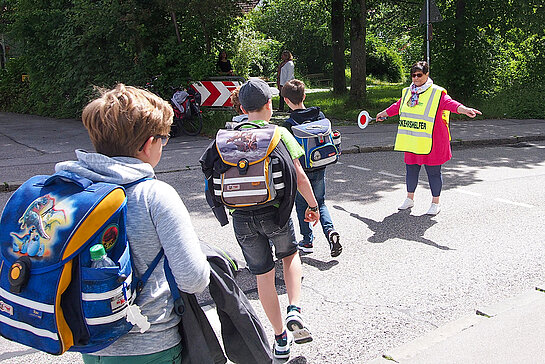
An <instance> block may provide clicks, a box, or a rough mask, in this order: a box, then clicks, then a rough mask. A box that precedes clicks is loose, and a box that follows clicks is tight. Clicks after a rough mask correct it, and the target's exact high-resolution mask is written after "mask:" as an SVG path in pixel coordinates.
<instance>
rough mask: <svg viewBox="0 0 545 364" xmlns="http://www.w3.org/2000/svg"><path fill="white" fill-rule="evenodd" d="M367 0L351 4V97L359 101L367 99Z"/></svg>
mask: <svg viewBox="0 0 545 364" xmlns="http://www.w3.org/2000/svg"><path fill="white" fill-rule="evenodd" d="M365 5H366V4H365V0H352V3H351V6H350V49H351V56H350V68H351V70H352V79H351V81H350V99H351V100H352V101H355V102H357V103H361V102H363V101H365V98H366V96H367V85H366V80H365V79H366V77H367V70H366V68H365V62H366V60H365V58H366V56H365V53H366V52H365V33H366V29H365V28H366V26H367V24H366V23H367V22H366V13H367V9H366V6H365Z"/></svg>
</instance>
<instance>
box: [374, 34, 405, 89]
mask: <svg viewBox="0 0 545 364" xmlns="http://www.w3.org/2000/svg"><path fill="white" fill-rule="evenodd" d="M365 43H366V46H365V48H366V50H367V59H366V61H367V74H368V75H373V76H375V77H378V78H382V79H385V80H387V81H389V82H400V81H402V80H403V79H404V77H403V76H404V74H405V72H404V69H403V62H402V59H401V56H400V55H399V54H398V53H396V52H395V51H394V50H392V49H389V48H388V47H387V46H386V44H385V43H384V42H383V41H381V40H380V39H378V38H377V37H375V36H374V35H368V36H367V40H366V42H365Z"/></svg>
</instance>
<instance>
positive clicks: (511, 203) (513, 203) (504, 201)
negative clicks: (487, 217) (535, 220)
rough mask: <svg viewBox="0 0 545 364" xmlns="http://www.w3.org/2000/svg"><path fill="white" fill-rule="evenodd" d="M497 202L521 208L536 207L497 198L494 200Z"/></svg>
mask: <svg viewBox="0 0 545 364" xmlns="http://www.w3.org/2000/svg"><path fill="white" fill-rule="evenodd" d="M494 200H495V201H498V202H503V203H507V204H510V205H515V206H521V207H527V208H530V209H531V208H534V207H535V206H534V205H529V204H527V203H522V202H515V201H511V200H506V199H504V198H495V199H494Z"/></svg>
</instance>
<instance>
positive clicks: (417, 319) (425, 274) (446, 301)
mask: <svg viewBox="0 0 545 364" xmlns="http://www.w3.org/2000/svg"><path fill="white" fill-rule="evenodd" d="M454 155H455V157H454V158H453V159H452V160H451V161H450V162H448V163H447V164H446V165H445V166H444V167H443V172H444V189H443V193H442V196H441V203H442V211H441V213H440V214H439V215H437V216H436V217H429V216H426V215H423V214H424V213H425V212H426V211H427V209H428V207H429V203H430V201H431V196H430V193H429V189H428V186H427V183H426V182H425V181H426V177H425V171H422V172H421V178H420V182H421V184H420V186H419V188H418V189H417V192H416V198H415V207H414V208H413V209H412V211H403V212H399V211H398V210H397V206H398V205H399V204H401V202H402V201H403V199H404V198H405V192H404V165H403V162H402V155H401V154H400V153H395V152H377V153H363V154H349V155H343V156H342V158H341V163H339V164H337V165H334V166H331V167H328V171H327V189H328V192H327V204H328V206H329V209H330V212H331V215H332V217H333V221H334V223H335V226H336V228H337V230H338V231H339V232H340V234H341V242H342V244H343V246H344V251H343V253H342V254H341V255H340V256H339V257H338V258H335V259H332V258H331V257H330V256H329V250H328V247H327V243H326V240H325V238H324V237H323V235H321V234H320V233H319V232H318V234H317V239H316V241H315V252H314V253H313V254H310V255H305V256H304V257H303V258H302V260H303V263H304V268H303V271H304V281H303V302H302V303H303V314H304V317H305V318H306V319H307V321H308V322H309V325H310V327H311V330H312V332H313V335H314V338H315V339H314V341H313V342H312V343H309V344H305V345H296V346H294V347H293V349H292V358H296V359H295V360H292V362H294V363H363V362H366V361H369V360H371V359H373V358H375V357H377V356H379V355H381V354H382V353H383V352H384V351H385V350H386V349H389V348H393V347H397V346H399V345H401V344H403V343H405V342H408V341H410V340H412V339H414V338H416V337H419V336H421V335H423V334H424V333H427V332H429V331H431V330H433V329H435V328H437V327H439V326H441V325H444V324H446V323H448V322H450V321H453V320H455V319H457V318H459V317H461V316H464V315H467V314H469V313H473V312H474V311H475V309H476V308H477V307H481V306H483V305H489V304H493V303H496V302H500V301H502V300H504V299H506V298H508V297H512V296H516V295H518V294H520V293H521V292H523V291H525V290H528V289H530V288H533V287H534V286H535V284H536V283H537V282H539V281H541V278H542V276H543V268H544V263H543V262H544V261H545V260H544V259H543V258H544V257H545V246H544V245H543V236H544V232H545V228H544V227H543V217H545V208H544V206H545V197H544V196H543V188H542V187H541V186H543V185H544V184H545V143H544V142H536V143H533V144H521V145H519V147H518V148H516V147H508V146H500V147H492V146H491V147H483V148H467V149H455V150H454ZM158 177H159V178H160V179H162V180H165V181H166V182H168V183H170V184H172V185H173V186H174V187H175V188H176V189H177V190H178V192H179V193H180V195H181V196H182V199H183V200H184V202H185V204H186V206H187V208H188V210H189V211H190V214H191V216H192V219H193V224H194V226H195V228H196V230H197V231H198V234H199V236H200V237H201V238H202V239H203V240H206V241H208V242H211V243H214V244H217V245H220V246H221V247H223V248H224V249H226V250H228V251H230V252H232V253H233V255H235V256H236V257H238V258H242V255H241V253H240V250H239V248H238V246H237V244H236V241H235V239H234V234H233V232H232V226H231V225H228V226H226V227H223V228H222V227H220V225H219V223H217V221H216V220H215V219H214V217H213V215H212V213H211V212H210V210H209V209H208V207H207V205H206V203H205V200H204V197H203V194H202V187H203V186H202V175H201V172H200V170H199V169H196V168H191V167H190V168H187V169H184V170H177V171H176V172H162V173H159V175H158ZM8 197H9V193H0V206H3V205H4V204H5V202H6V200H7V198H8ZM293 217H294V218H295V215H293ZM294 221H296V220H294ZM278 267H280V265H278ZM277 278H278V279H277V282H278V292H279V294H280V295H281V296H280V300H281V303H282V304H283V305H284V306H286V305H287V295H286V293H285V289H284V287H283V280H282V276H281V274H279V273H277ZM239 281H240V284H241V286H242V287H243V289H244V290H245V291H246V292H247V294H248V297H249V298H250V299H251V301H252V302H253V303H254V304H255V305H254V307H255V308H256V310H257V312H258V314H259V315H260V318H261V320H262V322H263V323H264V324H265V327H266V329H267V330H268V332H270V334H271V340H272V328H271V327H270V325H269V324H268V321H267V319H266V317H265V315H264V313H263V311H262V309H261V306H260V304H259V301H258V298H257V293H256V287H255V281H254V279H253V277H251V276H250V275H249V274H248V272H247V271H243V272H242V273H241V274H240V276H239ZM0 361H2V363H4V362H5V363H24V362H40V363H69V362H71V363H74V362H81V360H80V357H79V354H75V353H69V354H65V355H63V356H61V357H54V356H50V355H47V354H43V353H36V352H34V351H33V350H30V349H28V348H26V347H23V346H21V345H17V344H13V343H10V342H8V341H6V340H4V339H0Z"/></svg>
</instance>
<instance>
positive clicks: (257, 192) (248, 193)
mask: <svg viewBox="0 0 545 364" xmlns="http://www.w3.org/2000/svg"><path fill="white" fill-rule="evenodd" d="M268 194H269V191H267V190H266V189H264V190H251V191H229V192H227V191H223V197H237V196H260V195H268Z"/></svg>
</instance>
